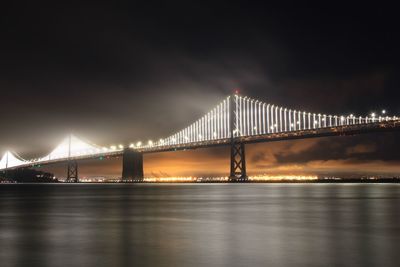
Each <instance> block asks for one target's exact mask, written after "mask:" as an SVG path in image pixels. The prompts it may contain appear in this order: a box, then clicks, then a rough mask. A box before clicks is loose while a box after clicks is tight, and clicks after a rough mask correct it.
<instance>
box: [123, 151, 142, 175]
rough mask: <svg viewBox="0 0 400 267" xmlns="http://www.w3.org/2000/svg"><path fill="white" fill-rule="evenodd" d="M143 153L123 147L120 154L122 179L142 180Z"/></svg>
mask: <svg viewBox="0 0 400 267" xmlns="http://www.w3.org/2000/svg"><path fill="white" fill-rule="evenodd" d="M143 180H144V176H143V153H142V152H137V151H134V150H132V149H130V148H125V149H124V152H123V156H122V181H123V182H130V181H133V182H143Z"/></svg>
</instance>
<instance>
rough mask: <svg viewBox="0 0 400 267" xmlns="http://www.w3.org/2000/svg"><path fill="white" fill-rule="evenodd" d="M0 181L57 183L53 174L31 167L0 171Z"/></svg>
mask: <svg viewBox="0 0 400 267" xmlns="http://www.w3.org/2000/svg"><path fill="white" fill-rule="evenodd" d="M0 182H3V183H4V182H16V183H57V182H58V180H57V179H56V178H55V177H54V174H52V173H49V172H42V171H37V170H32V169H16V170H8V171H7V173H6V172H3V173H0Z"/></svg>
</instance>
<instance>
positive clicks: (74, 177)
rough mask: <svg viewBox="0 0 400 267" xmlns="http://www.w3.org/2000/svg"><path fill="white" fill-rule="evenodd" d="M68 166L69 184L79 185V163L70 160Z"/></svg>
mask: <svg viewBox="0 0 400 267" xmlns="http://www.w3.org/2000/svg"><path fill="white" fill-rule="evenodd" d="M67 164H68V166H67V183H78V182H79V178H78V162H77V161H76V160H69V161H68V163H67Z"/></svg>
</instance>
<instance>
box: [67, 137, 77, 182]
mask: <svg viewBox="0 0 400 267" xmlns="http://www.w3.org/2000/svg"><path fill="white" fill-rule="evenodd" d="M71 146H72V136H71V135H70V136H69V137H68V163H67V181H66V182H67V183H77V182H79V178H78V161H76V160H74V159H71Z"/></svg>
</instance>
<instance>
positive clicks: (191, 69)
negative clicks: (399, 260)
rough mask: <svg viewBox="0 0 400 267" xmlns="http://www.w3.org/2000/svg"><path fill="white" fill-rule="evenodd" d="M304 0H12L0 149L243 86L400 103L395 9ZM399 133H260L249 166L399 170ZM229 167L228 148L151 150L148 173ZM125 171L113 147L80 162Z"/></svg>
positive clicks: (191, 108)
mask: <svg viewBox="0 0 400 267" xmlns="http://www.w3.org/2000/svg"><path fill="white" fill-rule="evenodd" d="M297 2H298V1H295V2H294V3H291V4H289V3H285V5H282V6H276V5H267V4H265V3H262V2H261V1H242V2H241V1H227V2H221V1H219V2H218V1H213V2H207V1H199V2H197V3H196V2H195V1H185V2H176V1H162V2H153V1H146V4H143V3H140V4H139V3H135V2H134V1H130V3H127V4H117V3H116V2H109V3H100V2H98V3H90V4H84V3H80V4H79V5H73V4H71V3H69V4H62V3H53V4H50V5H40V4H38V3H37V2H36V1H33V2H30V3H22V2H16V3H15V5H14V6H12V4H9V6H7V7H4V8H2V11H1V16H0V20H1V25H2V26H3V27H2V28H3V30H2V33H1V42H0V62H1V64H0V68H1V69H0V90H1V95H0V106H1V110H2V111H1V112H0V122H1V126H0V129H1V131H0V151H5V150H7V149H10V150H13V151H16V152H18V154H20V155H21V156H22V157H24V158H31V157H38V156H43V155H45V154H47V153H49V152H50V151H51V150H52V148H54V147H55V146H56V145H57V143H59V142H60V141H61V140H62V139H63V138H64V137H65V136H66V135H67V134H69V133H74V134H75V135H77V136H81V137H83V138H85V139H88V140H91V141H92V142H93V143H96V144H99V145H104V146H109V145H112V144H119V143H122V144H129V143H130V142H133V141H138V140H142V141H147V140H149V139H153V140H157V139H159V138H161V137H165V136H167V135H169V134H171V133H173V132H175V131H177V130H179V129H181V128H183V127H185V126H187V125H189V124H190V123H191V122H193V121H194V120H195V119H197V118H199V117H201V116H202V115H203V114H204V113H205V112H207V111H208V110H209V109H210V108H212V107H213V106H215V105H216V104H217V103H219V102H220V100H222V99H223V98H224V97H225V96H227V95H228V94H230V93H232V92H233V90H234V89H235V88H239V89H240V92H241V94H242V95H246V96H251V97H253V98H256V99H260V100H263V101H265V102H269V103H274V104H279V105H283V106H286V107H290V108H294V109H301V110H306V111H310V112H317V113H319V112H321V113H329V114H350V113H353V114H357V115H363V116H365V115H367V114H370V113H371V112H380V111H381V110H382V109H386V110H387V111H388V114H389V115H400V107H399V105H398V91H399V85H400V78H399V75H398V73H399V69H400V68H399V67H400V63H399V58H400V57H399V47H400V42H399V41H400V38H399V27H398V26H399V23H398V14H397V11H398V10H397V9H396V8H395V7H394V6H388V5H383V4H382V5H381V4H379V3H380V2H375V3H374V4H373V5H368V4H366V2H360V3H359V4H354V5H352V4H349V2H346V4H343V5H341V4H339V3H337V2H335V4H336V5H329V4H327V3H326V2H323V3H321V5H320V6H316V5H311V4H306V3H305V2H301V3H297ZM399 137H400V134H399V133H386V134H369V135H363V136H358V137H333V138H320V139H309V140H303V141H288V142H277V143H270V144H263V145H257V146H255V145H251V146H248V150H247V153H248V164H249V165H248V169H249V172H262V173H264V172H266V173H272V172H273V173H310V174H314V173H317V174H321V173H332V174H342V173H347V174H350V175H354V174H363V173H370V174H372V173H373V174H375V173H383V174H385V173H388V174H400V152H399V149H398V142H397V141H398V140H399ZM2 153H3V152H2ZM228 168H229V151H228V149H227V148H218V149H201V150H195V151H190V152H178V153H160V154H154V155H149V156H146V157H145V175H160V176H168V175H191V174H193V175H201V174H204V173H207V174H224V175H227V174H228ZM206 170H207V171H206ZM64 171H65V170H63V171H62V172H61V173H60V175H65V174H63V172H64ZM120 171H121V170H120V161H118V160H110V161H104V162H101V163H99V162H88V163H87V164H83V165H82V169H81V174H82V175H106V176H116V175H117V176H118V175H120ZM57 172H60V171H59V170H58V171H57Z"/></svg>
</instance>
